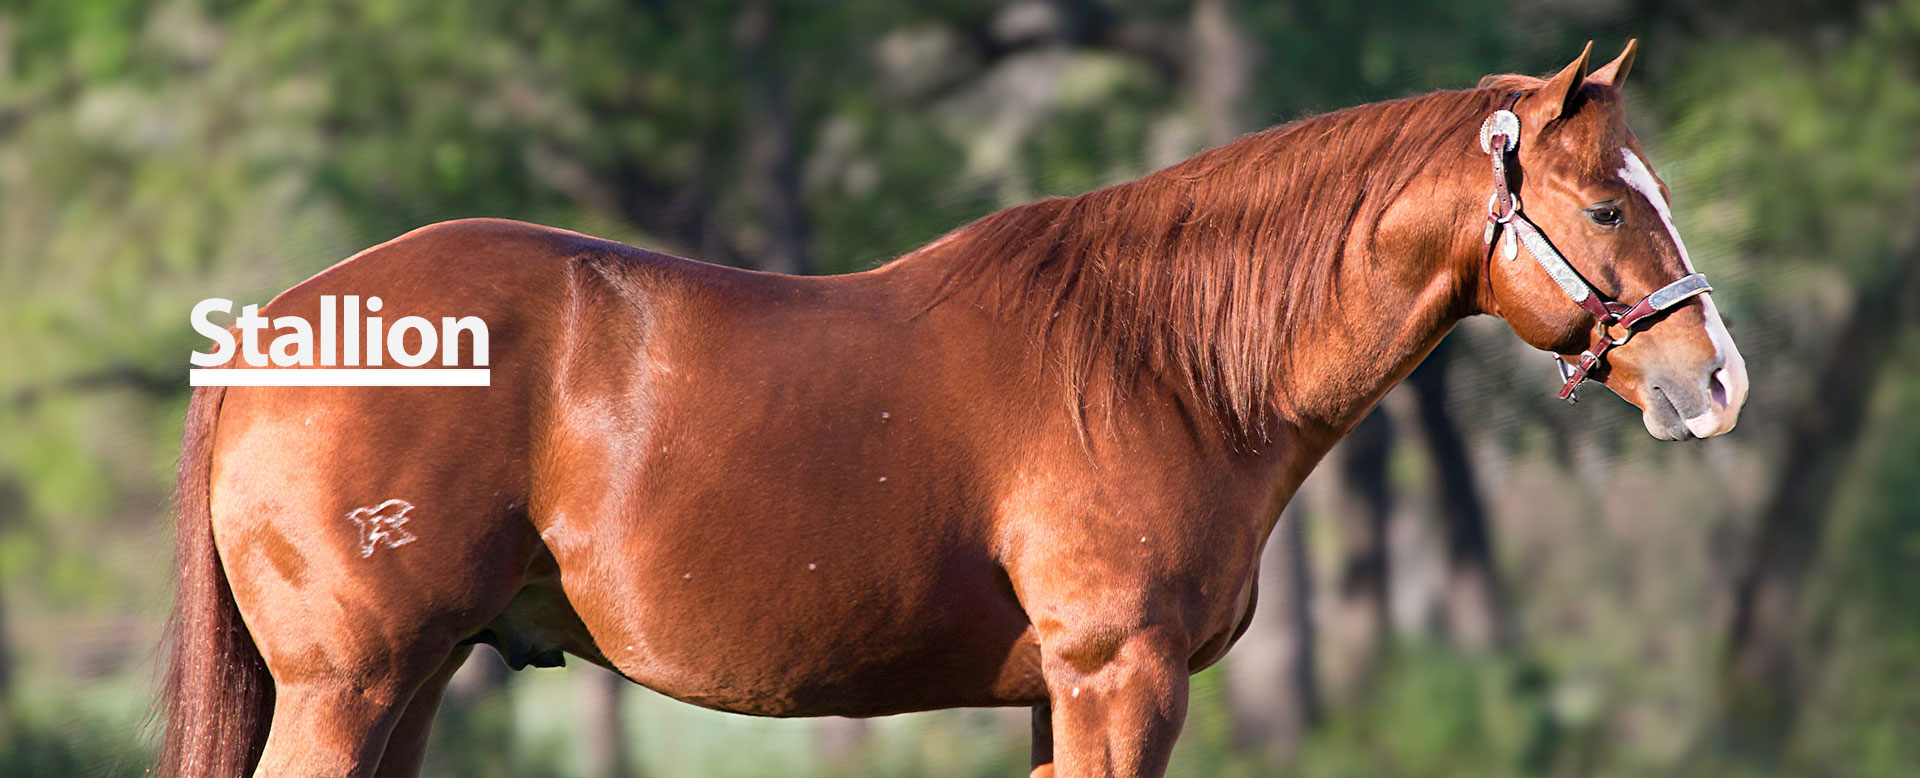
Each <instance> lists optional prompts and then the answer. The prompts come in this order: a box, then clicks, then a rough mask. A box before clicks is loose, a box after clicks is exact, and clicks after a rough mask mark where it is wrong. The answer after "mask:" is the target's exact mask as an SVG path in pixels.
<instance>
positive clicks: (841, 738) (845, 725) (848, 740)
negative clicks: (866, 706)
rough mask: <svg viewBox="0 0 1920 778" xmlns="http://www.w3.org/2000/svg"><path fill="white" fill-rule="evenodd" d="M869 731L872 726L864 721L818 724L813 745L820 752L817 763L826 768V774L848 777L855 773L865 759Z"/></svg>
mask: <svg viewBox="0 0 1920 778" xmlns="http://www.w3.org/2000/svg"><path fill="white" fill-rule="evenodd" d="M872 729H873V724H872V722H870V721H868V720H866V719H853V718H845V717H841V716H833V717H829V718H823V719H819V720H817V721H816V722H815V723H814V737H815V744H816V747H817V748H818V749H819V754H820V763H821V764H822V765H824V766H825V767H826V771H827V773H828V774H830V775H848V774H851V773H854V772H856V771H857V769H858V768H859V766H860V760H861V757H863V756H865V752H866V747H867V739H868V738H869V737H871V736H872V734H873V733H872Z"/></svg>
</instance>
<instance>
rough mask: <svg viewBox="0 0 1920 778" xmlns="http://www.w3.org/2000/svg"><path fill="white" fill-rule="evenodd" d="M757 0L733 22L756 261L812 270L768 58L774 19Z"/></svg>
mask: <svg viewBox="0 0 1920 778" xmlns="http://www.w3.org/2000/svg"><path fill="white" fill-rule="evenodd" d="M774 17H775V14H774V11H773V7H772V6H771V5H770V4H769V3H768V2H765V1H764V0H762V1H761V2H755V3H753V4H751V5H749V6H747V8H746V10H745V11H743V12H742V13H741V15H740V18H739V20H738V23H737V24H736V26H735V28H734V40H735V43H736V45H737V46H738V48H739V52H740V61H741V64H742V67H744V68H745V71H746V72H745V76H746V78H745V81H746V86H747V100H748V104H747V105H746V106H745V108H746V110H744V111H742V112H741V116H742V117H743V118H744V120H745V121H746V127H745V128H743V130H744V131H743V132H742V137H744V138H745V139H746V144H747V148H746V171H745V186H746V191H747V196H748V197H749V198H750V199H751V201H752V202H753V205H754V208H755V209H756V210H757V211H758V216H759V219H760V227H761V229H762V230H763V231H764V234H765V242H764V244H763V245H762V246H761V247H760V252H759V253H760V257H759V261H758V262H757V263H756V265H757V266H758V267H759V268H760V269H761V270H768V271H772V272H775V273H792V274H796V275H797V274H805V273H810V272H812V271H813V266H812V264H811V263H810V262H809V261H808V257H807V215H806V207H805V203H804V202H803V201H802V200H801V196H800V141H799V137H798V129H797V128H796V126H795V122H794V117H793V110H792V107H791V106H790V105H789V104H788V100H787V90H786V85H785V84H784V83H783V81H782V79H781V74H780V71H779V70H778V64H777V63H776V62H775V61H774V51H773V38H774V32H775V30H776V29H777V24H778V20H777V19H775V18H774Z"/></svg>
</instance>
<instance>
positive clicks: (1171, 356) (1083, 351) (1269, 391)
mask: <svg viewBox="0 0 1920 778" xmlns="http://www.w3.org/2000/svg"><path fill="white" fill-rule="evenodd" d="M1538 83H1539V82H1538V81H1535V80H1532V79H1525V80H1524V82H1523V80H1522V79H1521V78H1514V79H1509V80H1500V81H1496V80H1495V79H1491V78H1490V79H1488V80H1487V81H1485V82H1483V83H1482V88H1480V89H1475V90H1464V91H1446V92H1435V93H1432V94H1427V95H1422V96H1418V97H1411V98H1405V99H1400V100H1393V101H1389V102H1383V103H1374V104H1370V105H1363V106H1359V107H1355V108H1349V109H1346V110H1342V111H1336V112H1334V113H1329V114H1324V115H1320V116H1314V117H1310V118H1306V119H1301V120H1299V121H1295V122H1292V123H1290V124H1286V125H1282V126H1279V127H1275V128H1272V129H1268V130H1265V131H1262V132H1257V133H1253V134H1250V135H1247V136H1245V137H1242V138H1240V139H1239V140H1236V141H1234V142H1232V143H1229V144H1227V145H1225V146H1221V147H1219V148H1215V149H1211V150H1208V151H1205V152H1202V153H1200V154H1198V155H1196V156H1194V157H1192V158H1190V159H1188V160H1186V161H1184V162H1181V163H1179V164H1177V165H1174V166H1172V167H1170V168H1167V169H1165V170H1161V171H1159V172H1156V173H1153V174H1150V175H1147V176H1145V177H1143V178H1140V179H1138V180H1135V181H1131V182H1128V183H1125V184H1119V185H1117V186H1112V187H1108V188H1105V189H1101V190H1098V191H1094V192H1089V193H1087V194H1083V195H1080V196H1077V197H1063V198H1052V199H1047V200H1042V201H1039V202H1035V203H1031V204H1028V205H1022V206H1017V207H1014V208H1009V209H1007V210H1004V211H1000V212H997V213H994V214H991V215H989V216H986V217H984V218H982V219H980V220H979V221H977V222H974V223H973V224H970V225H968V226H966V227H962V228H960V229H959V230H956V231H955V232H953V233H951V234H949V235H947V236H946V237H944V238H942V239H940V240H938V241H936V242H934V243H933V244H930V245H928V246H927V247H925V248H923V249H921V250H919V251H918V252H915V253H916V254H921V255H928V256H930V257H931V256H934V255H938V256H939V257H940V259H939V260H938V261H939V262H941V264H942V265H943V266H944V267H945V268H946V269H947V275H946V276H945V278H946V283H945V284H944V285H943V287H942V291H941V295H942V298H943V299H944V297H945V296H947V295H950V294H952V293H953V292H955V291H956V290H959V289H965V288H977V289H980V290H983V291H984V292H985V293H986V294H987V296H988V297H989V298H991V299H993V300H996V301H997V302H998V304H999V305H1000V307H1001V308H1002V309H1003V310H1004V311H1005V312H1007V314H1008V315H1010V316H1015V317H1023V318H1025V319H1026V320H1027V321H1029V322H1030V324H1031V326H1032V327H1033V331H1034V332H1035V335H1036V337H1038V338H1040V339H1041V340H1042V342H1043V343H1044V344H1045V346H1046V348H1047V353H1048V354H1049V358H1050V359H1052V360H1054V361H1055V362H1057V363H1058V364H1059V365H1060V366H1062V367H1063V368H1064V369H1065V370H1066V372H1067V375H1068V378H1069V380H1070V381H1071V382H1072V384H1071V385H1072V386H1074V387H1075V389H1076V400H1077V403H1078V407H1076V409H1075V410H1076V412H1081V413H1084V412H1085V411H1086V410H1087V409H1088V408H1091V407H1095V406H1096V405H1098V404H1101V403H1105V402H1110V401H1112V400H1114V399H1117V396H1118V395H1119V394H1121V393H1124V392H1126V391H1127V390H1128V388H1130V387H1132V386H1135V385H1136V382H1137V381H1138V380H1139V379H1140V378H1141V377H1142V376H1143V375H1144V374H1148V373H1149V372H1151V373H1153V374H1159V375H1164V376H1166V377H1168V378H1171V379H1174V380H1178V381H1183V382H1184V383H1186V384H1187V385H1188V386H1190V387H1191V388H1192V389H1193V391H1194V392H1195V393H1196V396H1197V397H1199V398H1201V400H1202V401H1203V402H1205V403H1207V404H1208V405H1209V406H1211V410H1212V412H1213V415H1214V416H1215V417H1216V419H1217V420H1218V421H1219V422H1220V424H1221V425H1222V426H1223V427H1224V428H1225V430H1226V431H1227V432H1228V433H1230V434H1232V435H1235V436H1236V437H1237V438H1238V439H1239V440H1242V441H1246V442H1257V441H1258V440H1259V439H1260V438H1261V437H1262V436H1263V430H1264V429H1265V428H1266V422H1267V421H1268V420H1269V419H1270V418H1271V417H1272V416H1273V415H1274V409H1273V408H1272V407H1271V406H1272V405H1273V399H1274V394H1275V375H1274V374H1275V372H1276V370H1284V369H1287V366H1286V365H1285V364H1283V360H1285V358H1286V355H1287V354H1288V353H1289V351H1288V349H1286V348H1284V347H1283V344H1286V343H1288V342H1289V341H1292V340H1295V339H1296V338H1298V337H1299V336H1300V335H1302V334H1303V333H1304V332H1305V331H1306V330H1307V329H1308V328H1309V327H1311V326H1313V323H1314V321H1315V319H1316V318H1317V316H1316V315H1317V314H1318V313H1319V312H1321V311H1323V310H1325V309H1326V307H1327V306H1328V305H1329V304H1330V302H1332V300H1333V298H1334V297H1335V296H1336V292H1335V290H1334V289H1332V288H1331V279H1333V278H1334V277H1335V274H1336V272H1337V270H1338V263H1339V261H1340V258H1341V257H1342V256H1343V255H1344V253H1345V251H1346V249H1347V246H1348V244H1349V242H1351V241H1356V240H1357V241H1361V242H1363V243H1364V242H1367V241H1370V240H1371V233H1372V230H1373V229H1374V227H1375V225H1377V223H1378V222H1379V218H1380V216H1381V214H1382V212H1383V211H1384V210H1385V209H1386V208H1387V206H1388V205H1390V204H1391V203H1392V202H1393V200H1394V199H1395V197H1396V196H1397V195H1398V194H1399V192H1400V191H1401V190H1402V189H1404V188H1405V187H1406V186H1407V185H1408V184H1409V183H1410V182H1412V181H1413V180H1414V178H1415V177H1416V176H1418V175H1419V173H1420V172H1421V170H1422V169H1423V168H1424V167H1425V166H1426V165H1427V164H1428V163H1429V162H1431V161H1432V160H1436V159H1445V158H1449V157H1454V156H1457V155H1458V154H1459V152H1460V151H1461V150H1462V149H1465V148H1467V147H1468V145H1469V144H1472V143H1473V142H1474V141H1473V137H1474V134H1475V133H1476V132H1477V131H1478V129H1479V125H1480V121H1481V119H1482V117H1484V116H1486V115H1487V114H1488V113H1489V112H1490V111H1491V110H1492V109H1493V107H1494V106H1495V104H1496V103H1497V101H1498V98H1499V95H1500V94H1502V92H1503V91H1505V90H1506V89H1507V88H1509V87H1513V86H1530V85H1537V84H1538ZM1083 418H1084V417H1083Z"/></svg>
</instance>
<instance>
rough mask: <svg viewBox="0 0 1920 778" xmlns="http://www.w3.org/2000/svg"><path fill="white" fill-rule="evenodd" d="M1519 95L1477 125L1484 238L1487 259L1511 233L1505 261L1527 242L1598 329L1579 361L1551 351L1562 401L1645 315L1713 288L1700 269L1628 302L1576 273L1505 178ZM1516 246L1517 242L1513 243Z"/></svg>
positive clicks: (1516, 134)
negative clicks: (1488, 167) (1485, 195)
mask: <svg viewBox="0 0 1920 778" xmlns="http://www.w3.org/2000/svg"><path fill="white" fill-rule="evenodd" d="M1519 100H1520V95H1518V94H1512V95H1508V96H1507V98H1506V100H1505V101H1503V102H1502V103H1501V104H1500V108H1499V110H1496V111H1494V112H1493V115H1492V116H1489V117H1487V120H1486V121H1485V122H1483V123H1481V125H1480V151H1481V152H1483V153H1485V154H1486V155H1487V156H1488V157H1489V158H1491V159H1492V160H1493V197H1492V198H1490V199H1488V200H1487V230H1486V233H1485V236H1484V238H1483V240H1484V241H1485V243H1486V244H1487V251H1488V253H1489V258H1491V253H1492V251H1493V249H1494V243H1495V242H1496V241H1497V240H1498V239H1499V237H1500V230H1501V228H1503V227H1504V228H1506V229H1507V230H1509V231H1511V232H1512V233H1513V235H1512V237H1511V238H1509V239H1508V240H1507V242H1506V244H1505V254H1506V258H1507V259H1508V260H1512V259H1513V258H1514V257H1515V256H1517V255H1518V253H1519V249H1518V246H1525V247H1526V248H1527V253H1528V254H1529V255H1532V257H1533V261H1534V262H1536V263H1538V264H1539V265H1540V269H1541V270H1544V271H1546V272H1547V277H1549V278H1552V279H1553V282H1554V284H1556V285H1558V286H1559V287H1560V291H1562V292H1566V293H1567V297H1568V298H1571V299H1572V300H1573V302H1574V303H1575V304H1577V305H1579V306H1580V307H1581V308H1583V309H1585V310H1586V312H1587V313H1590V314H1593V318H1594V319H1595V320H1596V321H1595V324H1594V326H1595V327H1597V328H1598V329H1599V331H1600V341H1599V344H1598V345H1595V346H1594V347H1593V348H1592V349H1590V350H1587V351H1582V352H1580V362H1579V363H1578V364H1575V365H1569V364H1567V362H1566V360H1564V359H1561V358H1560V355H1559V354H1553V355H1552V356H1553V364H1554V366H1555V367H1557V368H1559V370H1560V377H1561V378H1562V379H1563V380H1564V381H1565V383H1563V384H1561V385H1560V399H1562V400H1566V401H1567V402H1575V401H1577V400H1578V399H1579V396H1578V395H1577V394H1575V390H1577V389H1579V388H1580V385H1581V384H1583V383H1585V382H1586V381H1587V379H1588V377H1590V376H1591V375H1592V373H1593V372H1594V371H1596V370H1598V369H1600V367H1601V366H1603V365H1605V364H1606V358H1607V352H1608V351H1610V350H1612V349H1613V347H1615V346H1618V345H1621V344H1623V343H1626V342H1627V341H1628V340H1630V339H1632V338H1633V335H1634V333H1636V332H1639V331H1641V330H1643V329H1645V328H1647V327H1650V326H1652V324H1651V323H1650V322H1648V319H1649V318H1651V317H1652V316H1653V315H1654V314H1657V313H1660V312H1661V311H1665V310H1667V309H1669V308H1672V307H1674V306H1676V305H1679V304H1680V303H1682V302H1685V301H1686V300H1687V299H1689V298H1691V297H1693V296H1695V295H1700V294H1705V293H1707V292H1709V291H1712V290H1713V287H1712V286H1709V285H1708V284H1707V277H1706V276H1704V275H1701V274H1699V273H1690V274H1687V275H1684V276H1681V277H1680V278H1679V279H1678V280H1676V281H1674V282H1673V283H1670V284H1667V285H1666V286H1663V287H1660V288H1659V289H1655V290H1653V293H1652V294H1649V295H1647V296H1646V297H1642V298H1640V302H1637V303H1634V304H1632V305H1628V304H1626V303H1621V302H1614V301H1611V300H1605V299H1602V295H1601V294H1600V292H1599V290H1597V289H1594V288H1593V285H1592V284H1589V283H1587V280H1586V279H1585V278H1582V277H1581V276H1580V272H1579V271H1577V270H1574V269H1573V265H1571V264H1568V262H1567V258H1566V257H1563V256H1560V252H1559V251H1557V250H1555V249H1554V248H1553V243H1551V242H1549V241H1548V240H1547V236H1546V234H1545V233H1542V232H1541V231H1540V226H1539V225H1537V224H1534V223H1533V220H1531V219H1528V218H1527V215H1526V214H1524V213H1521V212H1520V194H1519V193H1518V192H1515V191H1513V190H1512V188H1511V186H1510V184H1511V181H1510V179H1509V177H1508V169H1509V164H1510V163H1514V164H1515V165H1516V166H1517V163H1518V162H1519V160H1518V159H1517V158H1514V157H1513V155H1514V154H1515V152H1516V151H1517V150H1518V149H1519V148H1520V117H1519V116H1517V115H1515V114H1514V112H1513V106H1514V104H1515V103H1517V102H1519ZM1516 244H1517V245H1516ZM1613 327H1618V328H1619V329H1620V331H1621V334H1620V336H1619V337H1614V336H1613V334H1612V333H1611V332H1610V331H1609V329H1610V328H1613Z"/></svg>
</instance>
